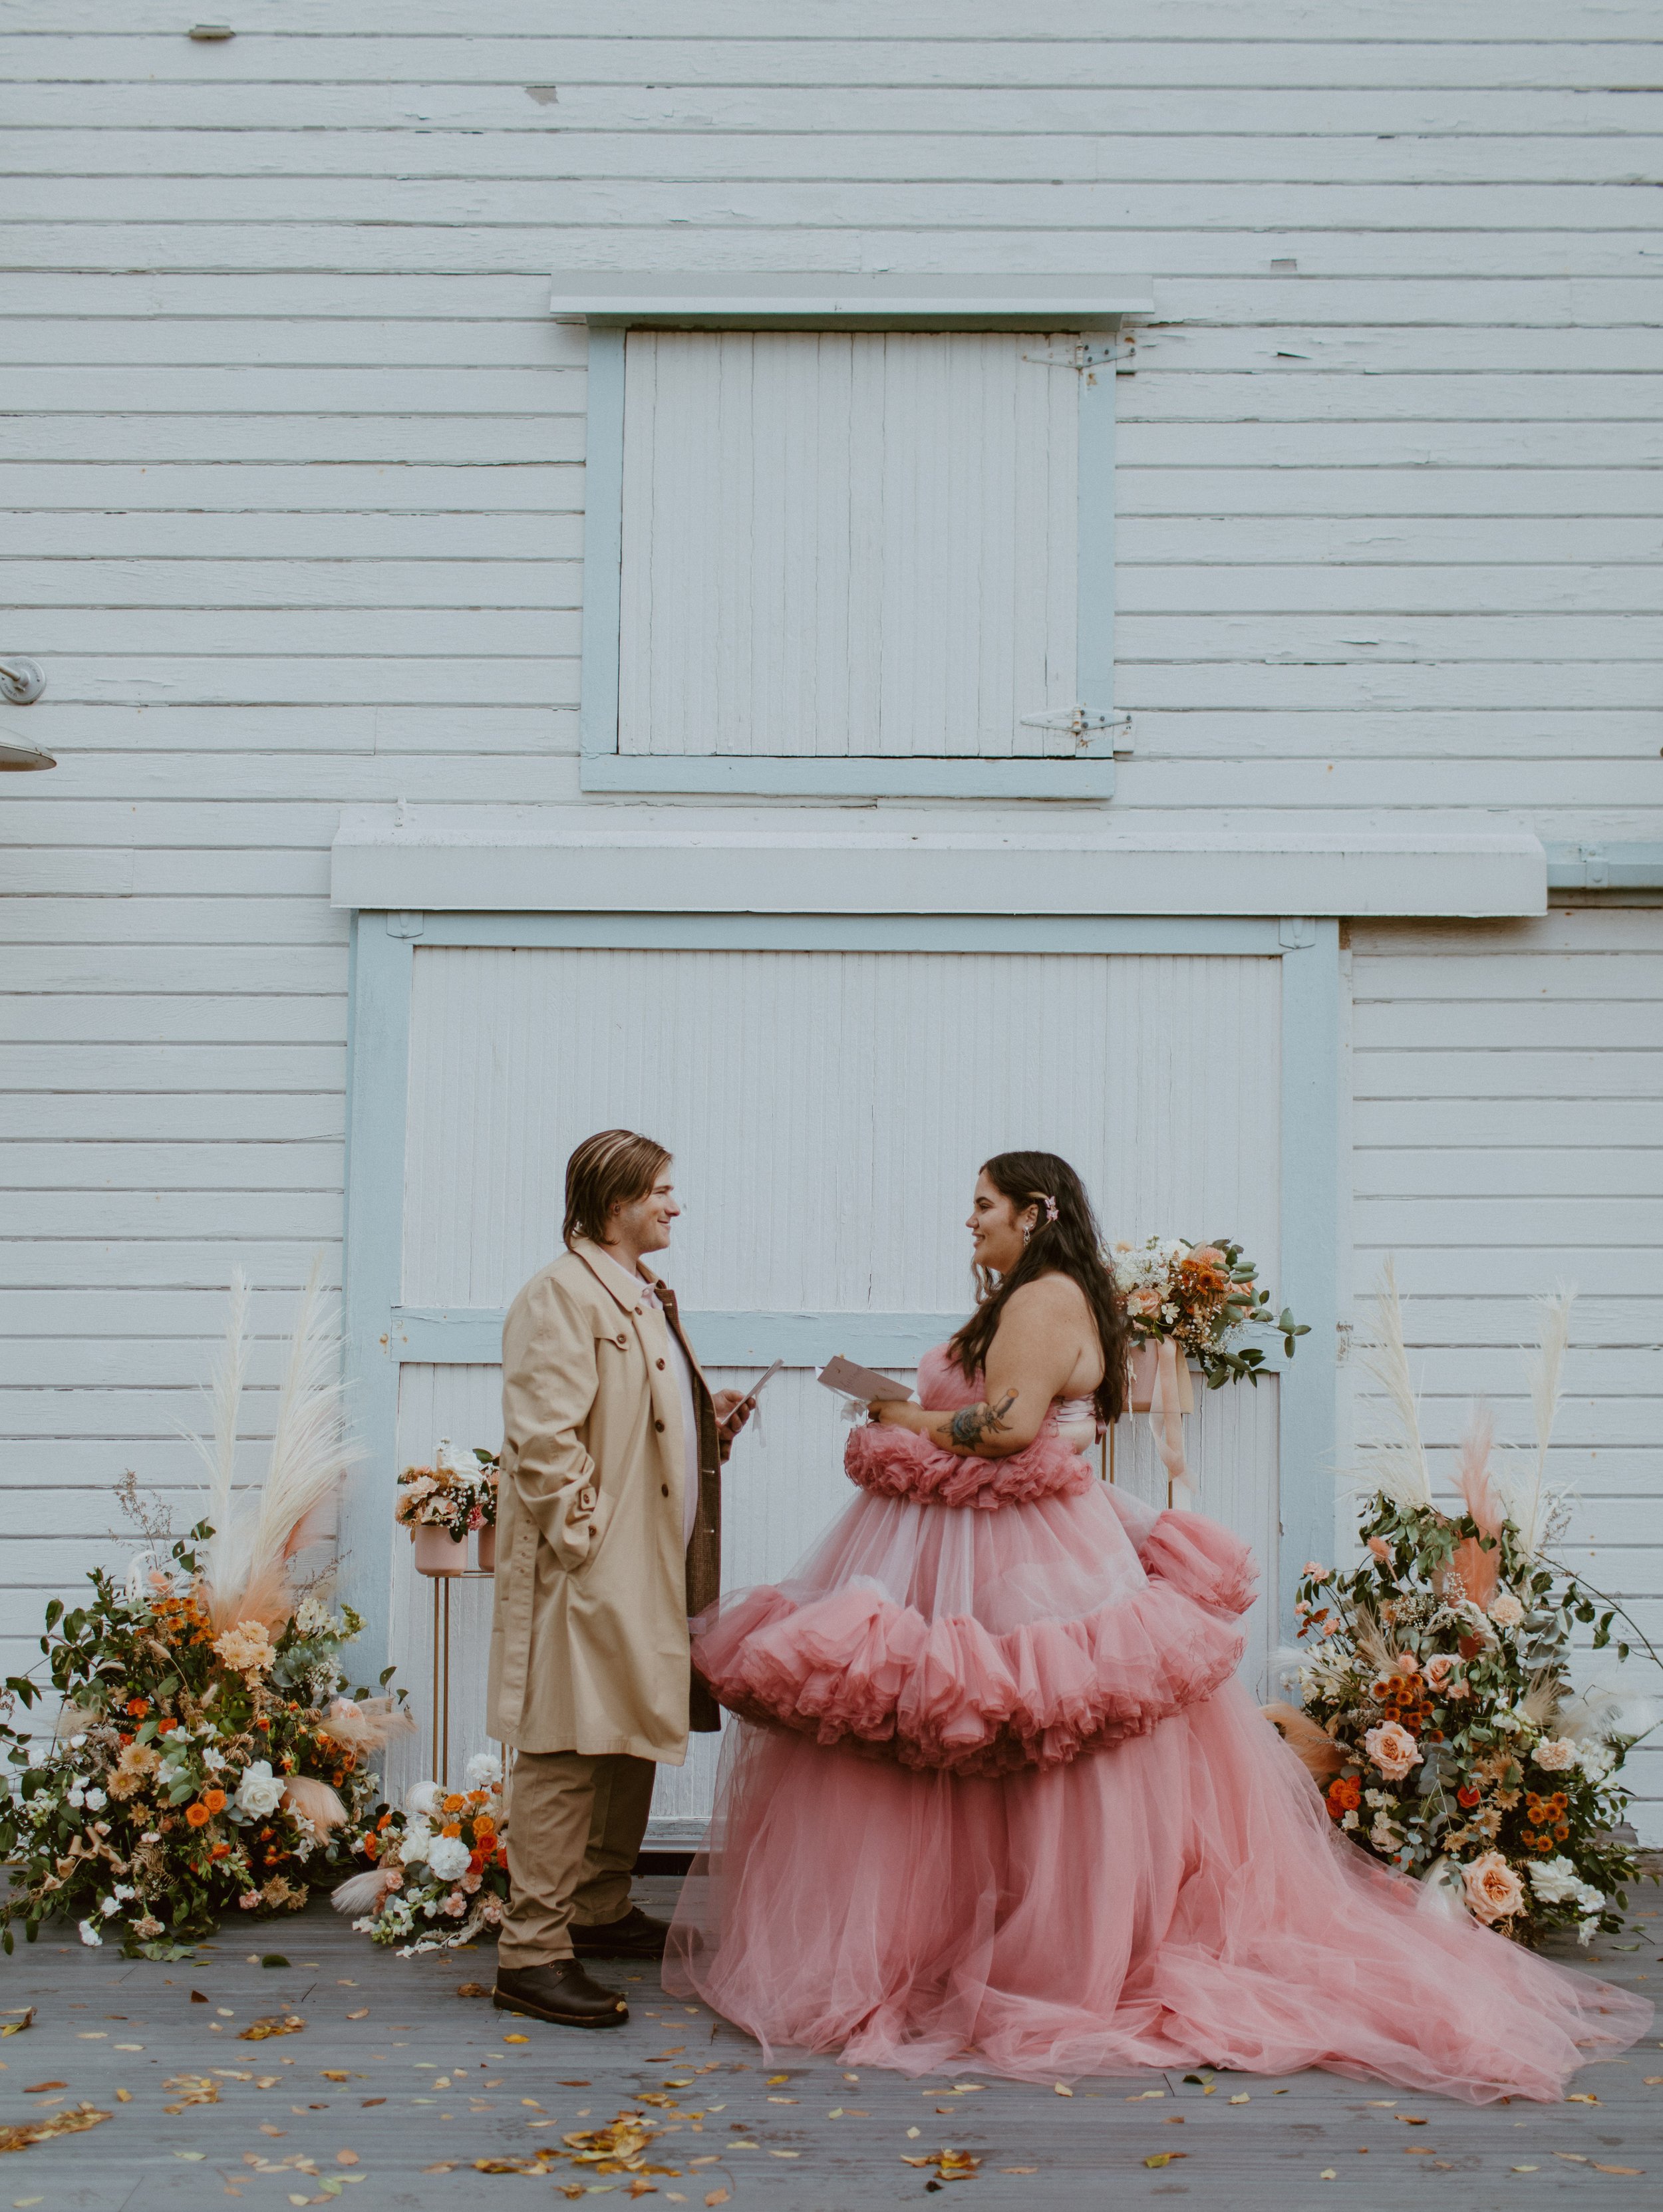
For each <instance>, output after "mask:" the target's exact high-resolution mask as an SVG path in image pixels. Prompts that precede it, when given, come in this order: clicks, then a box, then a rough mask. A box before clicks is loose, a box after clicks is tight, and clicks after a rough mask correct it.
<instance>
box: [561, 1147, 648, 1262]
mask: <svg viewBox="0 0 1663 2212" xmlns="http://www.w3.org/2000/svg"><path fill="white" fill-rule="evenodd" d="M669 1164H670V1155H669V1153H668V1152H667V1151H666V1150H665V1148H664V1146H662V1145H661V1144H659V1143H658V1142H656V1140H655V1139H653V1138H651V1137H642V1136H637V1133H636V1132H635V1131H634V1130H633V1129H602V1130H600V1132H599V1133H597V1134H596V1135H594V1136H593V1137H585V1138H584V1139H583V1141H582V1144H581V1145H580V1146H578V1147H577V1150H576V1152H574V1153H573V1154H572V1156H571V1158H570V1159H569V1160H568V1161H567V1162H566V1225H565V1228H564V1230H563V1231H562V1234H563V1236H564V1237H565V1240H566V1242H567V1243H568V1244H570V1243H571V1241H572V1239H573V1237H588V1238H589V1239H590V1240H591V1242H593V1243H596V1244H604V1243H606V1223H607V1218H608V1217H609V1216H610V1214H611V1213H612V1208H613V1207H614V1206H628V1205H630V1203H631V1202H632V1201H633V1200H636V1199H637V1198H645V1196H646V1195H647V1194H648V1192H649V1190H650V1189H651V1188H652V1187H653V1185H654V1184H655V1182H657V1181H658V1178H659V1174H660V1171H661V1170H662V1169H664V1168H667V1166H668V1165H669Z"/></svg>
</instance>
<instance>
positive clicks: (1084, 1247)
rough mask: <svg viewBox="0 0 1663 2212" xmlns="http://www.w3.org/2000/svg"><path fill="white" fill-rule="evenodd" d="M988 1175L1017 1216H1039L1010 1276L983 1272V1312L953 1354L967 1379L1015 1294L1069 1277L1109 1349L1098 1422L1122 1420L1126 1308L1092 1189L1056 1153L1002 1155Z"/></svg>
mask: <svg viewBox="0 0 1663 2212" xmlns="http://www.w3.org/2000/svg"><path fill="white" fill-rule="evenodd" d="M982 1173H983V1174H984V1176H986V1177H987V1179H988V1181H989V1182H990V1183H991V1184H992V1185H993V1187H994V1188H995V1189H996V1190H997V1191H1000V1192H1002V1194H1003V1195H1004V1196H1005V1197H1006V1198H1008V1199H1009V1200H1010V1201H1011V1203H1012V1205H1013V1206H1014V1207H1015V1208H1016V1211H1017V1212H1018V1213H1021V1212H1024V1211H1025V1210H1026V1208H1027V1207H1028V1206H1037V1207H1038V1208H1039V1218H1038V1219H1037V1220H1036V1221H1035V1223H1034V1226H1033V1235H1032V1237H1029V1239H1028V1241H1027V1243H1026V1245H1025V1247H1024V1248H1023V1251H1022V1256H1021V1258H1020V1260H1019V1261H1017V1263H1016V1265H1015V1266H1014V1267H1013V1268H1012V1269H1011V1271H1010V1273H1009V1274H1008V1275H1003V1276H999V1277H995V1276H994V1275H993V1274H992V1273H990V1271H989V1270H988V1269H986V1268H984V1267H978V1269H977V1270H976V1288H977V1305H976V1310H975V1312H974V1313H973V1314H972V1316H971V1317H970V1319H969V1320H968V1321H967V1322H966V1323H965V1325H964V1327H963V1328H961V1329H960V1330H959V1334H957V1335H956V1336H955V1337H954V1338H953V1340H952V1343H951V1344H950V1345H949V1346H948V1347H947V1348H948V1350H949V1351H950V1352H952V1353H953V1357H954V1358H956V1359H957V1361H958V1363H959V1366H960V1367H961V1368H962V1369H963V1370H964V1373H965V1376H966V1381H968V1380H969V1378H970V1377H971V1376H973V1375H975V1374H976V1372H977V1371H978V1369H979V1368H981V1367H982V1366H983V1365H984V1364H985V1363H986V1360H987V1356H988V1351H989V1348H990V1346H991V1345H992V1342H993V1340H994V1337H995V1335H996V1334H997V1331H998V1328H999V1317H1000V1316H1001V1315H1002V1313H1003V1311H1004V1309H1005V1301H1006V1299H1007V1298H1008V1297H1010V1295H1011V1293H1012V1291H1020V1289H1021V1287H1022V1285H1023V1284H1024V1283H1031V1282H1033V1280H1034V1279H1035V1278H1036V1277H1038V1276H1039V1275H1067V1276H1068V1277H1069V1279H1071V1280H1072V1281H1074V1282H1076V1283H1078V1284H1079V1285H1080V1287H1081V1290H1082V1291H1084V1292H1085V1294H1086V1304H1087V1305H1088V1306H1089V1307H1090V1308H1091V1314H1092V1319H1093V1322H1095V1323H1096V1326H1097V1340H1098V1342H1099V1343H1100V1345H1101V1346H1102V1347H1103V1380H1102V1381H1101V1382H1100V1383H1099V1384H1098V1386H1097V1389H1095V1391H1093V1394H1092V1395H1093V1403H1094V1404H1095V1406H1096V1407H1097V1417H1098V1419H1100V1421H1105V1422H1110V1421H1118V1419H1120V1416H1121V1414H1122V1413H1123V1412H1124V1409H1125V1399H1126V1356H1127V1351H1128V1339H1127V1328H1126V1310H1125V1307H1124V1304H1122V1302H1121V1297H1120V1292H1119V1291H1118V1289H1117V1288H1116V1286H1115V1279H1114V1276H1113V1274H1112V1272H1111V1271H1110V1269H1109V1267H1107V1265H1106V1263H1105V1261H1104V1258H1103V1249H1102V1248H1103V1240H1102V1236H1101V1233H1100V1231H1099V1229H1098V1226H1097V1217H1096V1215H1095V1214H1094V1213H1093V1212H1092V1203H1091V1200H1090V1199H1088V1198H1087V1195H1086V1187H1085V1185H1084V1184H1083V1183H1082V1182H1081V1180H1080V1178H1079V1176H1077V1175H1075V1171H1074V1170H1073V1169H1072V1168H1071V1167H1070V1166H1069V1164H1068V1162H1067V1161H1066V1160H1063V1159H1058V1158H1057V1154H1056V1153H1055V1152H996V1154H995V1155H994V1157H993V1158H991V1159H990V1160H985V1161H984V1163H983V1164H982ZM1047 1199H1050V1200H1051V1201H1052V1202H1053V1203H1054V1204H1055V1206H1056V1208H1057V1218H1056V1220H1055V1221H1052V1220H1051V1219H1049V1218H1048V1213H1049V1209H1048V1207H1047V1206H1046V1203H1045V1201H1046V1200H1047Z"/></svg>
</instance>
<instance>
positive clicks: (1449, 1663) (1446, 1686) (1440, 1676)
mask: <svg viewBox="0 0 1663 2212" xmlns="http://www.w3.org/2000/svg"><path fill="white" fill-rule="evenodd" d="M1454 1669H1455V1662H1454V1660H1453V1657H1452V1656H1451V1655H1450V1654H1449V1653H1448V1652H1447V1651H1437V1652H1435V1653H1434V1654H1433V1656H1432V1657H1431V1658H1430V1659H1428V1661H1427V1662H1426V1683H1427V1687H1428V1689H1429V1690H1430V1691H1431V1692H1432V1693H1433V1695H1434V1696H1435V1697H1438V1698H1445V1697H1449V1696H1451V1695H1452V1694H1453V1686H1452V1684H1451V1682H1450V1679H1449V1678H1450V1676H1451V1674H1453V1672H1454Z"/></svg>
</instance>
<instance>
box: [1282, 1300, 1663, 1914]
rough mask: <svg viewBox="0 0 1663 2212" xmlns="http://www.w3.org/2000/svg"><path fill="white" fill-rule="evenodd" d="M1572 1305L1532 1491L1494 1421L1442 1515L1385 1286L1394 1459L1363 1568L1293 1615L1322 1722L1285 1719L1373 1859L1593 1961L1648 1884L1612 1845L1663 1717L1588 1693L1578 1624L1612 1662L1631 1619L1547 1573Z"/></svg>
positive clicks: (1383, 1337)
mask: <svg viewBox="0 0 1663 2212" xmlns="http://www.w3.org/2000/svg"><path fill="white" fill-rule="evenodd" d="M1569 1305H1570V1300H1569V1296H1561V1297H1558V1298H1556V1299H1551V1300H1548V1301H1545V1302H1544V1331H1543V1343H1542V1349H1541V1352H1540V1353H1539V1355H1538V1358H1537V1360H1536V1363H1535V1370H1534V1372H1533V1374H1532V1398H1533V1400H1534V1403H1535V1408H1536V1415H1537V1425H1538V1442H1537V1450H1536V1455H1535V1456H1536V1464H1535V1468H1534V1470H1533V1473H1532V1475H1531V1476H1530V1477H1529V1478H1527V1480H1526V1481H1525V1482H1523V1483H1522V1484H1520V1486H1518V1488H1517V1489H1516V1490H1514V1488H1513V1486H1511V1485H1509V1484H1508V1483H1507V1482H1506V1481H1504V1480H1503V1479H1502V1477H1500V1476H1499V1475H1498V1474H1497V1473H1496V1472H1495V1470H1494V1469H1493V1468H1492V1466H1491V1457H1492V1444H1491V1435H1490V1428H1489V1421H1488V1419H1487V1418H1486V1417H1484V1416H1483V1414H1482V1413H1480V1414H1478V1415H1477V1416H1476V1417H1475V1419H1474V1422H1473V1425H1472V1426H1471V1430H1470V1431H1469V1433H1468V1436H1467V1438H1466V1441H1465V1444H1464V1445H1463V1447H1462V1451H1461V1458H1460V1465H1459V1473H1458V1483H1459V1497H1458V1498H1457V1500H1455V1501H1454V1502H1453V1504H1452V1505H1451V1506H1450V1507H1449V1508H1448V1509H1447V1510H1445V1509H1441V1508H1440V1507H1439V1506H1437V1505H1435V1504H1434V1502H1433V1498H1432V1493H1431V1486H1430V1483H1429V1480H1428V1477H1427V1472H1426V1462H1425V1455H1424V1451H1423V1449H1422V1445H1421V1443H1420V1437H1419V1434H1418V1428H1417V1425H1416V1421H1415V1410H1414V1397H1413V1392H1412V1389H1411V1388H1410V1383H1409V1380H1408V1368H1407V1361H1406V1359H1405V1358H1404V1350H1403V1339H1402V1328H1401V1319H1400V1316H1399V1313H1398V1301H1397V1292H1396V1289H1395V1285H1393V1284H1392V1280H1391V1276H1390V1272H1389V1271H1388V1274H1387V1281H1386V1289H1385V1291H1383V1292H1382V1296H1381V1299H1380V1310H1381V1316H1382V1328H1381V1333H1380V1351H1379V1353H1378V1355H1377V1356H1370V1355H1368V1354H1365V1356H1364V1364H1366V1365H1368V1367H1369V1369H1370V1371H1371V1372H1373V1373H1374V1374H1375V1375H1376V1376H1378V1377H1379V1379H1380V1381H1381V1382H1382V1383H1384V1384H1385V1386H1386V1395H1387V1401H1388V1403H1389V1404H1391V1405H1392V1407H1393V1408H1394V1409H1395V1411H1396V1413H1397V1416H1398V1425H1399V1428H1400V1430H1401V1431H1402V1433H1401V1434H1400V1436H1399V1437H1398V1439H1397V1440H1395V1441H1394V1442H1392V1443H1390V1444H1388V1445H1386V1446H1385V1447H1383V1448H1382V1449H1381V1450H1380V1453H1379V1454H1378V1455H1376V1462H1375V1464H1376V1470H1377V1472H1378V1474H1380V1476H1381V1477H1382V1478H1383V1480H1381V1481H1380V1487H1379V1488H1378V1489H1377V1490H1376V1491H1375V1492H1374V1494H1373V1495H1372V1496H1371V1497H1370V1498H1368V1502H1367V1504H1366V1505H1365V1507H1364V1510H1363V1515H1362V1520H1361V1535H1362V1538H1363V1541H1364V1543H1365V1546H1366V1547H1367V1557H1366V1559H1364V1561H1363V1564H1362V1565H1361V1566H1360V1567H1358V1568H1356V1569H1355V1570H1354V1571H1351V1572H1349V1573H1343V1572H1338V1571H1334V1570H1332V1569H1330V1568H1327V1567H1324V1566H1321V1565H1318V1564H1316V1563H1315V1562H1313V1563H1311V1564H1310V1565H1307V1568H1306V1570H1305V1573H1304V1575H1303V1577H1302V1578H1301V1583H1300V1586H1299V1596H1298V1601H1297V1602H1296V1604H1295V1607H1294V1611H1295V1613H1296V1614H1297V1615H1298V1617H1299V1622H1300V1627H1299V1636H1300V1639H1301V1645H1302V1647H1303V1648H1302V1650H1301V1651H1300V1652H1299V1654H1298V1655H1297V1672H1298V1680H1299V1686H1300V1689H1301V1695H1302V1698H1303V1700H1304V1711H1303V1712H1302V1713H1301V1712H1297V1711H1293V1710H1292V1709H1290V1708H1287V1707H1273V1708H1271V1709H1270V1714H1271V1717H1272V1718H1273V1719H1275V1720H1276V1722H1277V1723H1278V1725H1280V1726H1282V1729H1283V1733H1284V1734H1285V1735H1287V1736H1288V1739H1289V1741H1291V1742H1293V1744H1294V1747H1295V1748H1296V1749H1297V1750H1298V1751H1299V1752H1300V1754H1301V1757H1302V1758H1303V1759H1305V1761H1306V1764H1307V1766H1309V1767H1310V1768H1311V1769H1312V1770H1313V1772H1314V1773H1316V1775H1317V1776H1318V1778H1319V1782H1322V1783H1323V1784H1325V1796H1326V1800H1327V1806H1328V1812H1329V1816H1330V1818H1331V1820H1334V1821H1335V1822H1336V1823H1337V1826H1339V1827H1340V1828H1341V1829H1342V1830H1343V1831H1344V1832H1346V1833H1348V1834H1349V1835H1350V1836H1351V1838H1352V1839H1353V1840H1354V1841H1355V1842H1356V1843H1358V1844H1361V1846H1362V1847H1363V1849H1364V1850H1368V1851H1369V1852H1370V1853H1372V1854H1373V1856H1374V1857H1377V1858H1379V1859H1381V1860H1383V1861H1384V1862H1385V1863H1386V1864H1387V1865H1388V1866H1390V1867H1392V1869H1394V1870H1395V1871H1397V1872H1398V1873H1399V1874H1403V1875H1414V1876H1416V1877H1418V1878H1419V1879H1420V1880H1421V1881H1424V1882H1426V1883H1428V1885H1429V1886H1430V1887H1432V1888H1433V1889H1434V1890H1435V1891H1441V1892H1442V1893H1445V1894H1446V1895H1447V1897H1448V1899H1450V1901H1451V1902H1452V1903H1453V1905H1455V1906H1456V1907H1457V1909H1465V1911H1469V1912H1470V1913H1471V1914H1472V1916H1473V1917H1475V1918H1476V1919H1477V1920H1479V1921H1482V1922H1483V1923H1484V1924H1485V1925H1486V1926H1487V1927H1491V1928H1495V1929H1500V1930H1501V1931H1502V1932H1503V1933H1505V1934H1507V1935H1510V1936H1518V1937H1521V1938H1524V1939H1526V1940H1535V1939H1537V1938H1538V1937H1540V1936H1543V1935H1544V1934H1546V1933H1548V1932H1549V1931H1550V1930H1551V1929H1555V1928H1566V1927H1575V1929H1576V1931H1577V1936H1578V1938H1579V1940H1580V1941H1581V1942H1584V1943H1586V1942H1587V1941H1588V1940H1589V1938H1590V1937H1591V1936H1593V1932H1594V1930H1595V1929H1596V1928H1603V1929H1607V1930H1614V1929H1617V1928H1618V1927H1620V1925H1621V1924H1622V1923H1621V1917H1620V1914H1621V1908H1622V1907H1623V1905H1624V1903H1625V1901H1626V1900H1625V1899H1624V1896H1623V1887H1622V1885H1623V1883H1624V1882H1625V1881H1632V1880H1633V1879H1634V1876H1635V1871H1636V1867H1635V1860H1634V1857H1633V1856H1632V1854H1631V1852H1630V1850H1629V1849H1628V1848H1627V1846H1626V1845H1625V1844H1624V1843H1623V1842H1622V1841H1621V1840H1619V1838H1618V1836H1617V1830H1618V1829H1619V1827H1620V1826H1621V1825H1622V1822H1623V1815H1624V1811H1625V1808H1626V1806H1627V1802H1628V1799H1627V1796H1626V1793H1625V1792H1624V1791H1623V1790H1622V1788H1621V1787H1620V1785H1618V1784H1617V1782H1616V1781H1615V1780H1614V1777H1615V1775H1616V1774H1617V1771H1618V1770H1619V1769H1620V1768H1621V1766H1622V1764H1623V1757H1624V1754H1625V1753H1626V1751H1627V1749H1628V1747H1629V1745H1630V1744H1631V1743H1632V1742H1634V1741H1636V1739H1637V1738H1638V1737H1639V1736H1641V1735H1644V1734H1645V1733H1646V1732H1647V1731H1648V1729H1650V1728H1651V1727H1652V1726H1653V1725H1654V1722H1655V1718H1656V1716H1655V1715H1654V1713H1653V1712H1652V1711H1650V1709H1649V1708H1648V1707H1647V1706H1646V1705H1643V1704H1642V1702H1641V1701H1639V1700H1637V1699H1631V1698H1628V1697H1623V1696H1619V1695H1618V1694H1617V1693H1616V1692H1612V1691H1611V1690H1609V1689H1592V1690H1587V1691H1584V1692H1581V1694H1580V1695H1579V1694H1577V1692H1575V1689H1574V1688H1573V1686H1572V1683H1571V1680H1570V1656H1571V1655H1570V1640H1571V1633H1572V1625H1573V1623H1574V1622H1580V1623H1582V1624H1584V1625H1590V1626H1593V1639H1592V1641H1593V1646H1594V1648H1595V1649H1596V1650H1602V1649H1604V1648H1605V1647H1606V1646H1607V1645H1608V1644H1610V1643H1611V1622H1612V1620H1613V1618H1614V1617H1615V1609H1614V1608H1613V1609H1611V1610H1607V1611H1605V1612H1603V1613H1601V1612H1599V1609H1598V1607H1596V1605H1595V1603H1594V1601H1593V1597H1592V1595H1590V1594H1589V1593H1588V1592H1587V1591H1586V1590H1585V1589H1583V1588H1581V1586H1580V1585H1579V1584H1578V1583H1577V1582H1576V1581H1575V1579H1574V1578H1573V1577H1570V1576H1569V1574H1567V1573H1565V1572H1564V1571H1562V1570H1561V1569H1559V1568H1558V1567H1556V1565H1555V1564H1554V1562H1553V1561H1552V1560H1551V1559H1549V1558H1548V1557H1547V1555H1546V1548H1545V1547H1546V1544H1547V1542H1548V1541H1550V1538H1551V1535H1552V1534H1553V1532H1554V1524H1555V1522H1556V1520H1557V1519H1558V1518H1559V1517H1560V1507H1561V1504H1562V1501H1556V1500H1553V1499H1551V1498H1549V1497H1548V1496H1547V1495H1546V1493H1545V1492H1544V1483H1543V1475H1544V1462H1545V1458H1546V1451H1547V1444H1548V1439H1549V1435H1550V1431H1551V1426H1552V1419H1553V1412H1554V1408H1555V1406H1556V1401H1557V1396H1558V1374H1559V1365H1560V1362H1561V1360H1562V1356H1563V1352H1564V1348H1565V1345H1566V1343H1567V1341H1568V1337H1569ZM1616 1649H1617V1656H1618V1657H1619V1658H1625V1657H1626V1656H1628V1646H1627V1645H1626V1644H1617V1647H1616Z"/></svg>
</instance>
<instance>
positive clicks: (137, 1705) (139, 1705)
mask: <svg viewBox="0 0 1663 2212" xmlns="http://www.w3.org/2000/svg"><path fill="white" fill-rule="evenodd" d="M149 1707H150V1701H149V1699H148V1698H129V1699H128V1700H127V1711H128V1712H129V1713H130V1714H131V1716H132V1717H133V1719H134V1720H140V1719H142V1718H143V1716H144V1715H145V1713H147V1712H148V1711H149Z"/></svg>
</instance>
